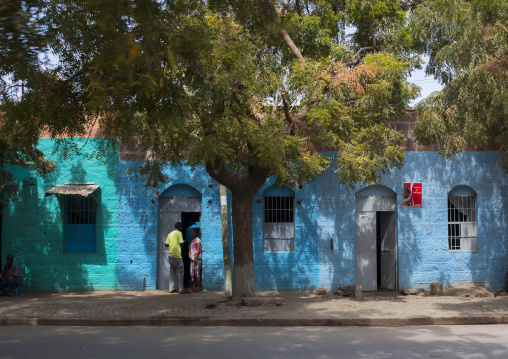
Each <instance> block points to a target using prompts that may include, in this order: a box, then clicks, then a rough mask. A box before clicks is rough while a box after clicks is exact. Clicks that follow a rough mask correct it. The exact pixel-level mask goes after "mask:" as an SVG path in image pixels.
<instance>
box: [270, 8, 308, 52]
mask: <svg viewBox="0 0 508 359" xmlns="http://www.w3.org/2000/svg"><path fill="white" fill-rule="evenodd" d="M289 1H290V0H285V1H284V4H283V5H282V7H280V8H279V9H277V8H276V7H275V5H274V4H273V3H272V2H271V1H263V4H264V7H265V9H266V10H267V12H269V13H271V14H272V15H273V19H274V20H275V24H276V25H277V26H278V27H279V34H280V36H281V37H282V39H283V40H284V42H285V43H286V45H287V46H288V47H289V49H290V50H291V52H292V53H293V55H295V57H296V58H297V59H298V60H304V57H303V55H302V53H301V52H300V49H299V48H298V46H296V44H295V43H294V41H293V39H292V38H291V36H289V34H288V33H287V31H286V29H285V27H284V16H286V13H287V9H286V7H287V6H288V5H289Z"/></svg>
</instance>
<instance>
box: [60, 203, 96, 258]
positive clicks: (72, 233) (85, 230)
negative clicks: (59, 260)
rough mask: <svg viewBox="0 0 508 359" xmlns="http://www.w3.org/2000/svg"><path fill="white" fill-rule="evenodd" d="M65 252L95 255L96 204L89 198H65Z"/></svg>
mask: <svg viewBox="0 0 508 359" xmlns="http://www.w3.org/2000/svg"><path fill="white" fill-rule="evenodd" d="M66 205H67V207H66V219H65V252H66V253H95V251H96V245H95V239H96V238H95V232H96V217H97V209H96V203H95V200H94V199H93V198H90V197H67V198H66Z"/></svg>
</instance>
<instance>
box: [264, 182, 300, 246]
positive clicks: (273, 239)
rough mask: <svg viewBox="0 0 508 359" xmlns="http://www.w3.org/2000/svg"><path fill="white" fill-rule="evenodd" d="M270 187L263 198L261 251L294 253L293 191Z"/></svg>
mask: <svg viewBox="0 0 508 359" xmlns="http://www.w3.org/2000/svg"><path fill="white" fill-rule="evenodd" d="M277 191H279V192H282V190H280V189H279V187H272V188H270V189H268V190H267V191H265V196H264V197H263V251H265V252H294V250H295V197H294V193H293V191H291V190H290V189H286V188H285V189H284V193H282V194H275V193H277Z"/></svg>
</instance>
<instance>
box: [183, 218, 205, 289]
mask: <svg viewBox="0 0 508 359" xmlns="http://www.w3.org/2000/svg"><path fill="white" fill-rule="evenodd" d="M200 220H201V212H182V217H181V222H182V236H183V239H184V240H185V242H184V245H183V246H182V261H183V286H184V287H186V288H190V287H191V286H192V285H193V283H192V280H191V273H190V267H191V261H190V258H189V249H190V244H191V242H192V239H193V238H192V235H191V230H193V229H197V230H198V233H199V227H200ZM200 236H201V234H200Z"/></svg>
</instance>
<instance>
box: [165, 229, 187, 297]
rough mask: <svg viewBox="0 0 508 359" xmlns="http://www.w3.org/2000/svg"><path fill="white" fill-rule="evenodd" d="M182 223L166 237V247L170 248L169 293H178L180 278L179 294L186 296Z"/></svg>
mask: <svg viewBox="0 0 508 359" xmlns="http://www.w3.org/2000/svg"><path fill="white" fill-rule="evenodd" d="M182 245H183V237H182V222H176V223H175V230H174V231H172V232H171V233H169V234H168V236H167V237H166V247H169V253H168V258H169V293H176V292H177V289H176V279H177V278H178V292H179V293H180V294H185V293H187V291H186V290H185V288H184V287H183V271H184V270H183V261H182ZM176 277H177V278H176Z"/></svg>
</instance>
